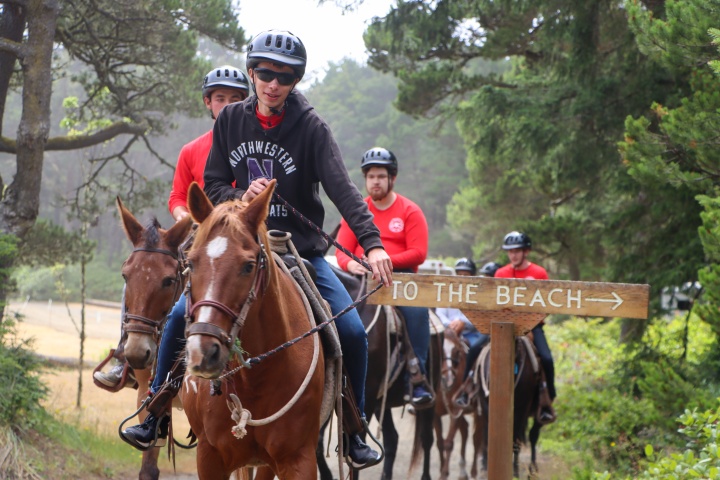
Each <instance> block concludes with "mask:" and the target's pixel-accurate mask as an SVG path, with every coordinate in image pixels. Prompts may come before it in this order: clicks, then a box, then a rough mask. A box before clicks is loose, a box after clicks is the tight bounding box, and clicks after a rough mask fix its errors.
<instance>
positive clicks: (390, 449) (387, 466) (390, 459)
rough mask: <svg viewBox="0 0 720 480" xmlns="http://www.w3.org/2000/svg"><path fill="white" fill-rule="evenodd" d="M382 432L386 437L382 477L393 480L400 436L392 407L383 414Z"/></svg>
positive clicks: (383, 479) (382, 479) (385, 479)
mask: <svg viewBox="0 0 720 480" xmlns="http://www.w3.org/2000/svg"><path fill="white" fill-rule="evenodd" d="M382 433H383V438H384V439H385V444H384V445H385V461H384V462H383V472H382V476H381V477H380V479H381V480H392V476H393V465H394V464H395V457H396V455H397V449H398V438H399V437H398V432H397V430H396V429H395V423H394V422H393V418H392V412H391V411H390V409H387V410H386V411H385V415H384V416H383V423H382ZM353 478H356V477H353Z"/></svg>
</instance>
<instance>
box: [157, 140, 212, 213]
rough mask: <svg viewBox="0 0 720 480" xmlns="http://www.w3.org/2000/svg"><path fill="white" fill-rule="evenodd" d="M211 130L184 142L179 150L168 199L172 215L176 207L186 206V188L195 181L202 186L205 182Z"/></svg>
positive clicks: (210, 144)
mask: <svg viewBox="0 0 720 480" xmlns="http://www.w3.org/2000/svg"><path fill="white" fill-rule="evenodd" d="M212 133H213V132H212V130H210V131H209V132H207V133H205V134H203V135H200V136H199V137H198V138H196V139H195V140H193V141H192V142H190V143H187V144H185V146H183V148H182V150H180V156H179V157H178V162H177V166H176V167H175V176H174V177H173V185H172V190H171V191H170V198H169V199H168V208H169V209H170V214H171V215H172V212H173V210H175V208H176V207H185V206H187V193H188V188H189V187H190V184H191V183H192V182H197V183H198V184H199V185H200V187H201V188H202V187H203V185H204V184H205V182H204V181H203V174H204V172H205V162H206V161H207V157H208V154H209V153H210V147H212V137H213V136H212Z"/></svg>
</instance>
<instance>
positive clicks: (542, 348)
mask: <svg viewBox="0 0 720 480" xmlns="http://www.w3.org/2000/svg"><path fill="white" fill-rule="evenodd" d="M532 334H533V343H535V348H537V351H538V355H539V356H540V362H541V363H542V366H543V370H545V377H546V380H547V387H548V393H549V394H550V400H554V399H555V363H554V362H553V358H552V353H550V347H549V346H548V343H547V339H546V338H545V332H544V331H543V325H542V323H541V324H540V325H538V326H537V327H535V328H533V329H532Z"/></svg>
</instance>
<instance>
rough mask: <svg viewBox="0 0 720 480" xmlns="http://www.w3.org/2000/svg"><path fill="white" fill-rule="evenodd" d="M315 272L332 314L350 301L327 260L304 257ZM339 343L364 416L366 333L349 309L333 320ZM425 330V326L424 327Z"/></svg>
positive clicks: (318, 257)
mask: <svg viewBox="0 0 720 480" xmlns="http://www.w3.org/2000/svg"><path fill="white" fill-rule="evenodd" d="M308 260H309V261H310V263H312V265H313V267H315V271H316V272H317V281H316V282H315V285H317V289H318V291H319V292H320V295H321V296H322V297H323V298H324V299H325V300H326V301H327V302H328V303H329V304H330V310H331V311H332V314H333V315H336V314H337V313H338V312H339V311H340V310H342V309H343V308H345V307H347V306H348V305H350V304H351V303H352V302H353V301H352V299H351V298H350V294H349V293H348V292H347V290H345V287H344V286H343V284H342V283H341V282H340V280H339V279H338V278H337V276H336V275H335V273H334V272H333V271H332V270H331V269H330V265H329V264H328V263H327V261H326V260H325V259H324V258H323V257H320V256H315V257H310V258H308ZM335 326H336V327H337V331H338V336H339V337H340V346H341V347H342V353H343V363H344V364H345V368H346V369H347V373H348V375H349V376H350V385H351V386H352V389H353V393H354V394H355V400H357V403H358V405H357V406H358V408H359V409H360V413H361V414H362V415H363V416H365V376H366V375H367V356H368V342H367V333H366V332H365V327H364V326H363V323H362V320H360V315H358V313H357V310H356V309H354V308H353V309H352V310H350V311H349V312H347V313H346V314H345V315H343V316H342V317H339V318H338V319H337V320H335ZM428 331H429V330H428Z"/></svg>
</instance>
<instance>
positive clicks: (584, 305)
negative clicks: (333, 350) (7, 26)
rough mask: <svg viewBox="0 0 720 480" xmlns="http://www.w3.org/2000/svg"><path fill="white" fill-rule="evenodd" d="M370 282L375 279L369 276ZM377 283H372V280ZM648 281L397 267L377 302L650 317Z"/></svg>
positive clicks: (371, 299) (372, 299)
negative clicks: (537, 277) (469, 274)
mask: <svg viewBox="0 0 720 480" xmlns="http://www.w3.org/2000/svg"><path fill="white" fill-rule="evenodd" d="M368 282H369V286H373V287H374V282H373V281H372V279H371V278H370V277H369V276H368ZM371 283H372V284H373V285H370V284H371ZM649 294H650V286H649V285H632V284H625V283H594V282H570V281H563V280H524V279H516V278H485V277H463V276H454V275H423V274H412V273H394V274H393V285H392V287H390V288H381V289H380V290H378V291H377V292H376V293H375V294H373V295H371V296H370V297H369V298H368V303H371V304H374V305H400V306H417V307H429V308H435V307H455V308H459V309H461V310H484V311H502V310H505V311H508V310H509V311H512V312H525V313H542V314H545V315H550V314H553V313H565V314H570V315H577V316H591V317H623V318H647V316H648V301H649Z"/></svg>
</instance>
